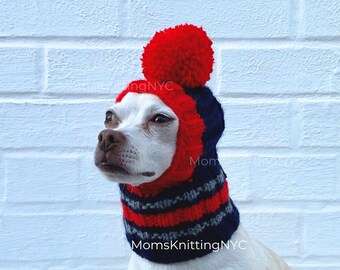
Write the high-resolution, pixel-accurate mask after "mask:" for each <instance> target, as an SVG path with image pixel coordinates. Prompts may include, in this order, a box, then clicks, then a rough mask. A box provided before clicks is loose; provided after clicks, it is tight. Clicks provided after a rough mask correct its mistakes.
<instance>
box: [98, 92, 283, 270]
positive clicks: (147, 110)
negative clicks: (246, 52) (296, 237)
mask: <svg viewBox="0 0 340 270" xmlns="http://www.w3.org/2000/svg"><path fill="white" fill-rule="evenodd" d="M110 110H113V111H114V112H115V114H116V116H115V117H118V119H115V121H118V122H119V123H118V124H117V126H115V127H114V128H113V129H114V130H118V131H120V132H122V133H123V134H124V135H125V136H126V138H127V142H126V146H125V148H124V149H123V150H121V151H120V152H119V153H118V155H121V156H122V159H121V162H122V163H121V165H122V166H124V168H125V169H126V170H127V171H128V172H129V174H116V173H115V174H112V173H107V172H106V173H105V172H104V173H105V175H106V177H107V178H109V180H111V181H116V182H120V183H122V182H123V183H130V184H133V185H139V184H141V183H146V182H151V181H153V180H155V179H157V178H158V177H159V176H160V175H162V173H163V172H164V171H165V170H166V169H167V168H168V167H169V166H170V164H171V161H172V158H173V156H174V153H175V151H176V137H177V131H178V118H177V116H176V114H175V113H174V112H173V111H172V110H171V109H170V108H169V107H168V106H166V105H165V104H164V103H163V102H162V101H161V100H160V99H159V98H158V97H157V96H155V95H151V94H143V95H141V94H137V93H128V94H127V95H126V96H125V97H124V99H123V100H122V101H121V102H120V103H117V104H114V105H113V106H112V107H111V108H110ZM158 113H161V114H165V115H168V116H170V117H171V118H172V119H173V120H172V121H171V122H170V123H168V124H167V125H161V126H158V125H156V124H154V123H152V122H150V119H152V116H153V115H155V114H158ZM143 171H150V172H155V175H154V176H152V177H146V176H142V175H140V172H143ZM230 241H231V242H232V243H234V244H236V243H241V242H242V243H243V245H242V248H240V246H239V245H235V248H234V247H233V245H229V248H224V249H220V250H219V251H217V252H212V253H210V254H208V255H206V256H203V257H201V258H196V259H193V260H190V261H186V262H181V263H174V264H158V263H154V262H150V261H148V260H146V259H144V258H142V257H140V256H139V255H137V254H136V253H134V252H133V253H132V256H131V260H130V263H129V266H128V270H191V269H195V270H210V269H214V270H288V269H290V268H289V267H288V266H287V264H286V263H285V262H284V261H283V260H282V259H281V258H280V257H278V256H277V255H276V254H275V253H274V252H272V251H271V250H269V249H268V248H266V247H265V246H263V245H262V244H260V243H259V242H258V241H256V240H254V239H252V238H251V237H250V236H249V235H248V234H247V232H246V231H245V229H244V228H243V227H242V226H241V225H240V226H239V228H238V229H237V231H236V232H235V233H234V234H233V236H232V238H231V240H230Z"/></svg>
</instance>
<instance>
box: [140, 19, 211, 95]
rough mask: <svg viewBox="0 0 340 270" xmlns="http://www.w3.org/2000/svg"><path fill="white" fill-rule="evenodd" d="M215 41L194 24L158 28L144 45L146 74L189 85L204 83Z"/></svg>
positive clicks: (164, 80) (149, 77)
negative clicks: (163, 28) (159, 29)
mask: <svg viewBox="0 0 340 270" xmlns="http://www.w3.org/2000/svg"><path fill="white" fill-rule="evenodd" d="M211 45H212V41H211V40H210V39H209V37H208V36H207V33H206V32H205V31H204V30H203V29H202V28H201V27H197V26H194V25H189V24H184V25H177V26H175V27H174V28H168V29H165V30H163V31H160V32H157V33H156V34H155V35H154V37H153V38H152V39H151V40H150V42H149V43H148V44H147V45H146V47H145V48H144V53H143V56H142V66H143V73H144V76H145V78H146V79H147V80H150V81H159V82H169V81H172V82H175V83H177V84H179V85H181V86H184V87H189V88H194V87H199V86H204V85H205V83H206V82H207V81H208V80H209V79H210V73H211V72H212V67H213V62H214V57H213V55H214V51H213V50H212V48H211Z"/></svg>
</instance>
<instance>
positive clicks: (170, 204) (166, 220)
mask: <svg viewBox="0 0 340 270" xmlns="http://www.w3.org/2000/svg"><path fill="white" fill-rule="evenodd" d="M203 168H205V173H203V174H202V173H200V170H201V169H203ZM195 171H196V174H195V173H194V174H193V178H192V179H190V180H189V181H186V182H183V183H181V184H180V185H178V186H174V187H171V188H168V189H167V190H164V191H162V192H160V193H159V194H158V195H157V196H154V197H140V196H138V195H136V194H133V193H131V192H130V191H129V190H128V189H126V186H125V185H123V184H121V185H120V190H121V200H122V205H123V211H124V225H125V230H126V235H127V238H128V241H129V243H130V245H131V247H132V248H133V251H134V252H136V253H137V254H139V255H140V256H142V257H144V258H147V259H148V260H150V261H154V262H159V263H174V262H179V261H186V260H190V259H193V258H196V257H201V256H204V255H206V254H208V253H210V252H212V250H211V249H204V250H183V249H179V250H177V249H171V250H162V249H144V248H136V247H133V246H132V243H135V244H138V243H139V242H141V243H155V242H157V243H165V242H168V243H170V242H171V241H172V242H174V241H178V242H181V243H188V241H193V242H196V241H197V242H200V243H211V244H212V243H216V242H218V243H220V242H221V241H224V242H227V241H228V240H229V239H230V238H231V236H232V234H233V233H234V231H235V230H236V229H237V227H238V225H239V213H238V211H237V208H236V207H235V206H234V204H233V202H232V200H231V199H230V198H229V196H228V184H227V181H226V175H225V173H224V172H223V170H222V169H221V167H220V165H219V164H216V166H210V167H208V168H206V167H204V166H197V169H196V170H195Z"/></svg>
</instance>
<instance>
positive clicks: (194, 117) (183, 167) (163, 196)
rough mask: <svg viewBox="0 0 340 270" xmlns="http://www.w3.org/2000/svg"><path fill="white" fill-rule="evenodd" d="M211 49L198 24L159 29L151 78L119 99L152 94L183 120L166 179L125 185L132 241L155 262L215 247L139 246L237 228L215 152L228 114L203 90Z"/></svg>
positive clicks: (226, 233)
mask: <svg viewBox="0 0 340 270" xmlns="http://www.w3.org/2000/svg"><path fill="white" fill-rule="evenodd" d="M211 46H212V41H211V40H210V39H209V38H208V36H207V34H206V32H205V31H204V30H203V29H202V28H199V27H196V26H194V25H188V24H185V25H178V26H176V27H174V28H168V29H165V30H163V31H160V32H157V33H156V34H155V35H154V37H153V38H152V39H151V41H150V42H149V43H148V44H147V45H146V47H145V48H144V53H143V56H142V66H143V73H144V76H145V78H146V80H138V81H133V82H131V83H130V84H129V85H128V86H127V88H126V89H125V90H123V91H122V92H121V93H120V94H119V95H118V97H117V98H116V102H120V101H121V100H122V99H124V97H125V95H126V94H127V93H129V92H134V93H139V94H143V93H148V94H153V95H156V96H157V97H159V98H160V99H161V100H162V101H163V102H164V103H165V104H166V105H167V106H169V107H170V108H171V109H172V110H173V111H174V112H175V114H176V115H177V117H178V119H179V129H178V133H177V142H176V152H175V154H174V157H173V160H172V163H171V165H170V167H169V168H168V169H167V170H166V171H165V172H164V173H163V175H161V176H160V177H159V178H158V179H156V180H155V181H153V182H151V183H145V184H141V185H139V186H132V185H129V184H120V189H121V197H122V205H123V212H124V225H125V229H126V235H127V239H128V240H129V243H130V245H131V246H132V248H133V250H134V251H135V252H136V253H138V254H139V255H140V256H142V257H145V258H147V259H148V260H150V261H154V262H159V263H172V262H179V261H186V260H189V259H193V258H196V257H200V256H203V255H205V254H208V253H209V252H211V251H212V248H211V247H210V249H209V248H204V249H200V250H192V249H187V250H176V249H172V250H169V249H167V250H164V249H157V250H155V249H145V248H142V247H141V248H134V244H136V243H139V242H140V241H141V242H143V243H144V242H148V243H153V242H157V243H163V244H166V243H168V244H169V241H179V242H183V243H184V242H189V241H198V242H201V243H215V242H221V241H222V240H223V241H227V240H229V239H230V237H231V235H232V234H233V233H234V231H235V230H236V229H237V227H238V224H239V216H238V211H237V209H236V207H235V206H234V205H233V203H232V201H231V199H230V198H229V194H228V184H227V181H226V179H225V177H226V175H225V173H224V171H223V169H222V168H221V166H220V164H219V162H218V157H217V151H216V144H217V142H218V140H219V139H220V137H221V135H222V132H223V130H224V117H223V110H222V108H221V105H220V103H219V102H218V101H217V100H216V98H215V97H214V96H213V94H212V92H211V91H210V89H209V88H208V87H206V86H205V83H206V82H207V81H208V80H209V79H210V74H211V72H212V67H213V62H214V59H213V50H212V47H211ZM135 247H136V246H135Z"/></svg>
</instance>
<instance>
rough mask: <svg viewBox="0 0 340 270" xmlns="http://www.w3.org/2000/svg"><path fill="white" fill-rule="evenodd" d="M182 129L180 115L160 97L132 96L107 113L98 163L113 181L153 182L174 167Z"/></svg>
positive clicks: (96, 158) (130, 182)
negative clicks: (178, 136) (173, 162)
mask: <svg viewBox="0 0 340 270" xmlns="http://www.w3.org/2000/svg"><path fill="white" fill-rule="evenodd" d="M178 126H179V121H178V118H177V116H176V114H175V113H174V112H173V111H172V110H171V109H170V108H169V107H168V106H167V105H165V104H164V103H163V101H162V100H161V99H160V98H158V97H157V96H155V95H152V94H138V93H128V94H126V96H125V97H124V98H123V100H121V101H120V102H119V103H116V104H114V105H113V106H111V107H110V108H109V110H108V111H107V112H106V118H105V127H106V129H104V130H103V131H101V132H100V133H99V135H98V145H97V148H96V151H95V164H96V166H97V167H98V168H99V169H100V171H101V172H102V173H104V175H105V176H106V177H107V178H108V179H109V180H111V181H115V182H119V183H128V184H132V185H135V186H136V185H140V184H142V183H147V182H152V181H154V180H155V179H157V178H158V177H160V176H161V175H162V174H163V173H164V172H165V171H166V170H167V169H168V168H169V167H170V165H171V162H172V158H173V156H174V154H175V151H176V141H177V139H176V138H177V131H178Z"/></svg>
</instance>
